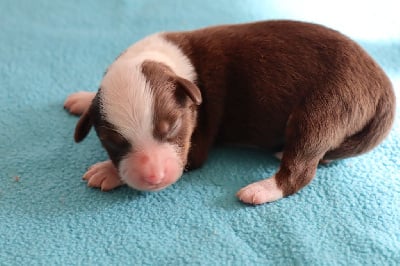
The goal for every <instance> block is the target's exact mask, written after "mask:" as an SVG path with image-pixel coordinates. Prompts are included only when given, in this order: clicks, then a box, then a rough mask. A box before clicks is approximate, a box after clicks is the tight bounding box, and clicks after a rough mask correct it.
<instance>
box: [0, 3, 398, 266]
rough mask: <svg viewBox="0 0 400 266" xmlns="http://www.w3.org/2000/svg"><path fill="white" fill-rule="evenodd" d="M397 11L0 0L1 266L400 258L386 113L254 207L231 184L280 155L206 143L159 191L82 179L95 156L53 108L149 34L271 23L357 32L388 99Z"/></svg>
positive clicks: (90, 143) (393, 156)
mask: <svg viewBox="0 0 400 266" xmlns="http://www.w3.org/2000/svg"><path fill="white" fill-rule="evenodd" d="M398 10H399V6H398V5H397V4H396V1H316V0H306V1H289V0H283V1H278V0H276V1H257V0H254V1H251V0H241V1H239V0H238V1H233V0H214V1H210V0H206V1H197V0H180V1H172V0H164V1H163V0H159V1H156V0H147V1H146V0H143V1H141V0H137V1H127V0H126V1H122V0H121V1H95V0H87V1H79V0H69V1H62V0H47V1H46V0H35V1H29V0H0V265H144V264H149V265H182V264H203V265H226V264H228V265H293V264H295V265H336V264H342V265H372V264H375V265H399V264H400V126H399V119H398V118H399V112H398V114H397V118H396V119H397V120H396V123H395V125H394V128H393V130H392V132H391V134H390V135H389V137H388V138H387V139H386V140H385V142H384V143H382V145H380V146H379V147H378V148H376V149H375V150H374V151H372V152H370V153H368V154H366V155H363V156H360V157H357V158H351V159H347V160H343V161H340V162H336V163H334V164H332V165H331V166H328V167H326V166H321V167H319V169H318V172H317V175H316V178H315V179H314V181H313V182H312V184H311V185H310V186H308V187H306V188H305V189H303V190H302V191H301V192H300V193H298V194H296V195H294V196H292V197H289V198H285V199H283V200H281V201H278V202H275V203H272V204H265V205H262V206H258V207H252V206H247V205H244V204H241V203H240V202H239V201H238V200H237V199H236V198H235V196H234V195H235V193H236V191H237V190H238V189H239V188H241V187H242V186H244V185H246V184H248V183H250V182H254V181H256V180H259V179H261V178H265V177H268V176H270V175H271V174H273V173H274V172H275V171H276V169H277V168H278V166H279V162H278V161H277V160H275V159H274V158H273V156H272V155H271V154H269V153H267V152H262V151H257V150H249V149H237V148H217V149H215V150H214V151H213V153H212V154H211V156H210V159H209V161H208V163H207V164H206V166H205V167H203V168H202V169H201V170H198V171H194V172H190V173H187V174H185V175H184V176H183V178H182V179H181V180H180V181H179V182H178V183H176V184H174V185H173V186H171V187H170V188H168V189H166V190H164V191H161V192H158V193H140V192H136V191H134V190H131V189H128V188H126V187H124V188H121V189H117V190H115V191H112V192H109V193H103V192H100V191H99V190H96V189H90V188H87V187H86V184H85V182H83V181H81V175H82V173H84V171H85V169H86V167H88V166H89V165H91V164H93V163H95V162H98V161H100V160H104V159H106V154H105V152H104V151H103V150H102V149H101V147H100V144H99V142H98V140H97V138H96V136H95V134H93V132H92V133H91V134H90V135H89V137H88V138H87V139H86V140H85V141H84V142H83V143H82V144H79V145H76V144H74V143H73V139H72V135H73V131H74V127H75V123H76V121H77V118H76V117H73V116H70V115H68V114H67V113H66V112H65V111H64V110H63V108H62V106H63V101H64V99H65V97H66V96H67V95H68V94H70V93H72V92H74V91H77V90H92V91H94V90H96V88H97V87H98V84H99V82H100V79H101V77H102V73H103V71H104V70H105V69H106V67H107V66H108V64H110V63H111V62H112V61H113V59H114V58H115V57H116V56H117V55H118V54H119V53H120V52H121V51H122V50H123V49H125V48H126V47H127V46H129V45H130V44H132V43H133V42H135V41H137V40H138V39H140V38H142V37H144V36H146V35H148V34H151V33H153V32H156V31H166V30H183V29H194V28H198V27H203V26H207V25H213V24H220V23H237V22H247V21H254V20H261V19H275V18H290V19H301V20H305V21H313V22H318V23H322V24H324V25H327V26H330V27H333V28H335V29H338V30H340V31H342V32H344V33H345V34H347V35H349V36H351V37H352V38H354V39H356V40H357V41H359V42H360V43H361V44H362V45H363V46H364V47H365V48H366V49H367V51H368V52H370V53H371V55H372V56H373V57H374V58H375V59H376V60H377V61H378V62H379V63H380V64H381V65H382V67H383V68H384V69H385V70H386V71H387V73H388V74H389V76H390V78H391V79H392V81H393V83H394V85H395V86H396V92H397V94H399V89H398V88H399V86H398V85H399V84H400V82H399V80H400V17H399V16H398ZM16 176H18V177H19V180H16V178H15V177H16Z"/></svg>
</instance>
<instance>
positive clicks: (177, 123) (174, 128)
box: [166, 118, 182, 139]
mask: <svg viewBox="0 0 400 266" xmlns="http://www.w3.org/2000/svg"><path fill="white" fill-rule="evenodd" d="M181 125H182V118H178V119H176V120H175V123H174V124H173V125H172V126H171V128H170V130H169V131H168V133H167V136H166V138H167V139H172V138H174V137H176V135H177V134H178V132H179V129H180V128H181Z"/></svg>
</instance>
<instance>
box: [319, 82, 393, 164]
mask: <svg viewBox="0 0 400 266" xmlns="http://www.w3.org/2000/svg"><path fill="white" fill-rule="evenodd" d="M395 102H396V100H395V95H394V92H393V90H392V89H389V90H388V93H387V94H385V97H382V98H381V99H380V100H379V102H378V104H377V106H376V112H375V115H374V116H373V117H372V119H371V120H370V121H369V122H368V123H367V124H366V126H365V127H364V128H363V129H362V130H361V131H359V132H358V133H356V134H354V135H352V136H350V137H348V138H347V139H345V141H344V142H343V143H342V144H341V145H340V146H339V147H338V148H335V149H334V150H331V151H328V152H327V153H326V154H325V156H324V158H323V159H324V160H335V159H341V158H347V157H351V156H355V155H359V154H362V153H366V152H368V151H370V150H372V149H373V148H374V147H376V146H377V145H378V144H379V143H381V142H382V141H383V140H384V138H385V137H386V136H387V135H388V134H389V132H390V129H391V127H392V125H393V121H394V117H395V110H396V103H395Z"/></svg>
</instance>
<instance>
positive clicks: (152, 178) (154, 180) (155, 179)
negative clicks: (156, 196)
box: [144, 173, 164, 185]
mask: <svg viewBox="0 0 400 266" xmlns="http://www.w3.org/2000/svg"><path fill="white" fill-rule="evenodd" d="M163 179H164V173H158V174H155V173H153V174H150V175H148V176H146V177H145V178H144V180H145V181H146V182H147V183H149V184H151V185H158V184H160V183H161V182H162V181H163Z"/></svg>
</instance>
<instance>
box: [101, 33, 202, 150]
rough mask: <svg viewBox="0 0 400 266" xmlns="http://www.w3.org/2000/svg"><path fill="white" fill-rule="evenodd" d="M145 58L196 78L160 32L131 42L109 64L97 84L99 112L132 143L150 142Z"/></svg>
mask: <svg viewBox="0 0 400 266" xmlns="http://www.w3.org/2000/svg"><path fill="white" fill-rule="evenodd" d="M145 60H152V61H156V62H162V63H164V64H166V65H168V66H169V67H170V68H171V69H172V70H173V71H174V72H175V73H176V74H177V75H178V76H180V77H183V78H185V79H188V80H190V81H192V82H193V81H195V79H196V73H195V71H194V67H193V65H192V64H191V63H190V60H189V59H188V57H187V56H185V55H184V54H183V52H182V51H181V50H180V48H179V47H178V46H177V45H175V44H173V43H171V42H169V41H167V40H166V39H164V37H163V34H162V33H158V34H154V35H151V36H149V37H147V38H145V39H143V40H141V41H139V42H137V43H136V44H134V45H132V46H131V47H129V48H128V49H127V50H126V51H125V52H124V53H123V54H122V55H121V56H120V57H119V58H118V59H117V60H116V61H115V62H114V63H113V64H112V65H111V66H110V68H109V69H108V71H107V73H106V75H105V76H104V79H103V81H102V84H101V88H102V112H103V114H104V115H105V117H106V119H107V120H108V121H111V122H112V123H113V124H114V125H115V126H116V127H117V130H118V132H119V133H120V134H122V135H123V136H124V137H125V138H126V139H127V140H128V141H130V142H131V143H132V144H134V145H135V146H138V145H139V146H142V144H144V143H143V142H145V143H152V142H154V141H152V140H153V137H152V132H153V115H154V110H153V108H154V100H153V97H154V96H153V94H152V91H151V88H150V85H149V83H148V82H147V81H146V78H145V76H144V75H143V73H142V69H141V65H142V63H143V62H144V61H145Z"/></svg>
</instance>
